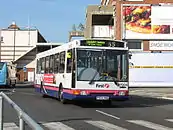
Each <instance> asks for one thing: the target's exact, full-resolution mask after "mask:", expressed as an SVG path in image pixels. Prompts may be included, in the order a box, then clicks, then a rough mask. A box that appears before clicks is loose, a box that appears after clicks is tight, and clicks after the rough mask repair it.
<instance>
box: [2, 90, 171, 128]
mask: <svg viewBox="0 0 173 130" xmlns="http://www.w3.org/2000/svg"><path fill="white" fill-rule="evenodd" d="M4 92H5V93H6V94H7V95H8V96H9V97H10V98H11V99H12V100H13V101H14V102H16V103H17V104H18V105H19V106H20V107H21V108H22V109H23V110H24V111H25V112H26V113H27V114H28V115H30V116H31V118H33V119H34V120H35V121H36V122H38V123H39V124H41V126H42V127H43V128H44V129H45V130H47V129H51V130H102V129H104V130H173V101H169V100H161V99H154V98H151V97H150V98H147V97H140V96H137V95H135V96H132V97H131V98H130V100H129V101H126V102H114V104H113V106H111V107H110V106H103V105H102V104H100V103H87V102H85V103H77V104H66V105H63V104H61V103H60V102H59V101H58V100H56V99H54V98H43V97H42V96H41V95H40V94H38V93H35V92H34V89H33V88H17V89H16V91H15V92H14V93H12V92H10V90H6V91H4ZM4 108H5V109H4V113H5V114H4V120H5V123H4V127H5V128H6V130H15V128H16V129H18V118H17V115H16V113H15V111H14V110H13V109H12V108H11V107H10V106H9V105H8V104H7V103H4Z"/></svg>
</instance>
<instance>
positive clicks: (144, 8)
mask: <svg viewBox="0 0 173 130" xmlns="http://www.w3.org/2000/svg"><path fill="white" fill-rule="evenodd" d="M170 12H173V6H172V5H160V6H158V5H148V4H147V5H146V4H143V5H134V4H133V5H123V7H122V13H123V14H122V21H123V32H122V39H144V40H145V39H147V40H151V39H173V15H170Z"/></svg>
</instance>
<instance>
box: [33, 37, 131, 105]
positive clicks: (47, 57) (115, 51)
mask: <svg viewBox="0 0 173 130" xmlns="http://www.w3.org/2000/svg"><path fill="white" fill-rule="evenodd" d="M128 55H129V54H128V47H127V43H126V42H125V41H121V40H105V39H85V40H74V41H71V42H69V43H65V44H63V45H61V46H58V47H55V48H53V49H50V50H47V51H44V52H41V53H38V54H37V55H36V69H35V70H36V71H35V85H34V86H35V89H36V92H39V93H41V94H42V96H43V97H47V96H53V97H56V98H58V99H59V100H60V102H62V103H63V104H65V103H67V102H68V101H69V100H94V101H101V102H103V103H104V104H111V102H112V101H113V100H116V101H126V100H128V99H129V91H128V90H129V89H128V88H129V87H128V86H129V82H128V81H129V80H128V68H129V67H128Z"/></svg>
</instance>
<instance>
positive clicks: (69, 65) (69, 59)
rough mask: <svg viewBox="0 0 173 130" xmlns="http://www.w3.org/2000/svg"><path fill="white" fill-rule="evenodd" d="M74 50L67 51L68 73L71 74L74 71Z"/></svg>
mask: <svg viewBox="0 0 173 130" xmlns="http://www.w3.org/2000/svg"><path fill="white" fill-rule="evenodd" d="M72 55H73V54H72V49H70V50H68V51H67V56H66V57H67V69H66V71H67V73H71V70H72Z"/></svg>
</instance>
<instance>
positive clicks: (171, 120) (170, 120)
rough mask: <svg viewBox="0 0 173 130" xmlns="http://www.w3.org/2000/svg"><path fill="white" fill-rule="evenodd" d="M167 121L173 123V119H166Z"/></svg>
mask: <svg viewBox="0 0 173 130" xmlns="http://www.w3.org/2000/svg"><path fill="white" fill-rule="evenodd" d="M165 120H166V121H169V122H173V119H165Z"/></svg>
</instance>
